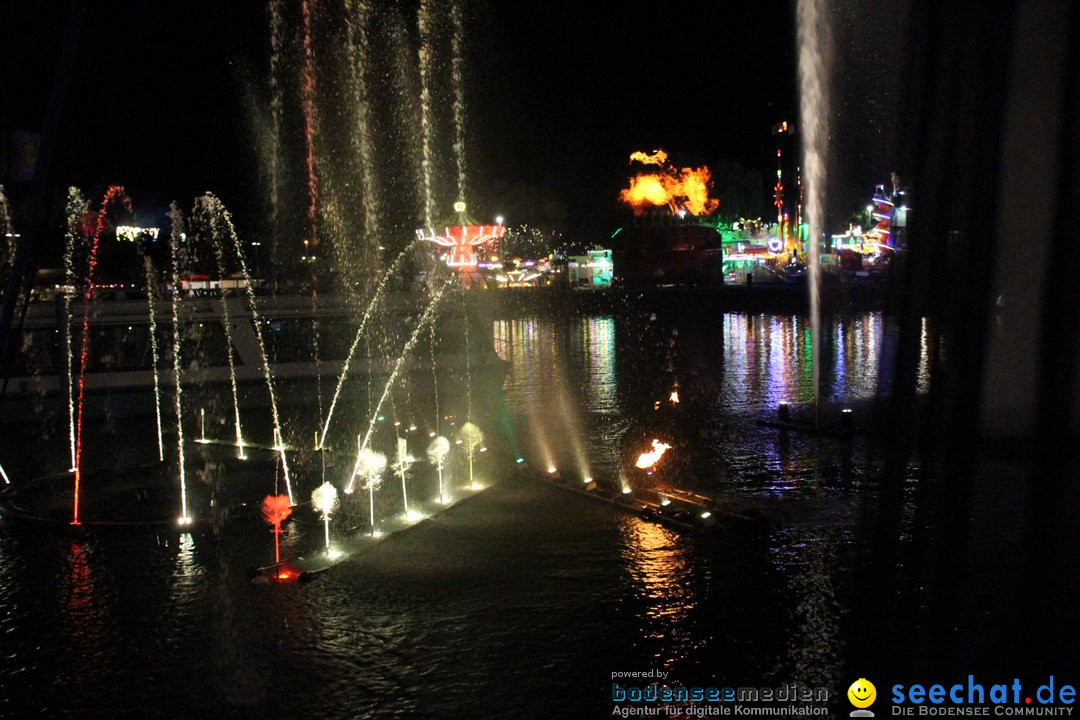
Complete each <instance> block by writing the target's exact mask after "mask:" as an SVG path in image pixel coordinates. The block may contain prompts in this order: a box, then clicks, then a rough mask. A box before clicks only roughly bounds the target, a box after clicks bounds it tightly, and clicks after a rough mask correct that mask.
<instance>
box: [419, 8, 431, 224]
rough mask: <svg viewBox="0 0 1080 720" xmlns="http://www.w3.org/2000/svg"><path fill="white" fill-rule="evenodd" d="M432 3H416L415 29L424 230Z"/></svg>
mask: <svg viewBox="0 0 1080 720" xmlns="http://www.w3.org/2000/svg"><path fill="white" fill-rule="evenodd" d="M432 2H433V0H420V10H419V13H418V15H417V25H418V28H419V31H420V55H419V60H420V137H421V150H422V155H421V161H420V167H421V173H420V175H421V183H422V190H423V193H422V194H423V201H424V227H431V225H432V222H433V218H434V212H435V199H434V191H433V189H432V184H433V181H434V177H433V175H434V172H435V138H434V134H435V126H434V121H433V120H432V117H431V81H432V79H431V76H432V70H433V64H434V61H435V56H434V51H433V40H434V37H433V35H434V33H433V30H432V17H431V5H432Z"/></svg>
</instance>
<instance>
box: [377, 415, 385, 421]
mask: <svg viewBox="0 0 1080 720" xmlns="http://www.w3.org/2000/svg"><path fill="white" fill-rule="evenodd" d="M375 419H376V420H378V421H379V422H382V421H383V420H385V419H386V416H385V415H380V416H379V417H377V418H375Z"/></svg>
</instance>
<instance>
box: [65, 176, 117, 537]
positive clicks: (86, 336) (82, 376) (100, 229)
mask: <svg viewBox="0 0 1080 720" xmlns="http://www.w3.org/2000/svg"><path fill="white" fill-rule="evenodd" d="M117 204H119V205H122V206H123V207H125V208H127V209H129V210H130V209H131V201H130V200H129V199H128V196H127V194H126V193H125V192H124V188H123V187H122V186H120V185H113V186H111V187H110V188H109V189H108V190H107V191H106V192H105V197H103V198H102V200H101V208H100V210H99V211H98V215H97V219H96V220H95V222H94V235H93V239H92V240H91V241H90V257H89V260H88V262H87V268H86V292H85V293H84V295H83V318H82V335H81V336H80V337H81V343H80V344H79V380H78V387H79V390H78V394H77V397H76V401H75V405H76V414H75V489H74V499H73V503H72V518H71V524H72V525H78V524H80V523H79V492H80V485H81V481H82V445H83V443H82V429H83V404H84V401H85V399H86V364H87V362H88V361H89V359H90V307H91V305H92V304H93V299H94V271H95V270H96V269H97V261H98V249H99V248H100V247H101V236H102V234H104V232H105V229H106V226H107V223H108V214H109V212H110V211H111V210H112V208H113V206H114V205H117Z"/></svg>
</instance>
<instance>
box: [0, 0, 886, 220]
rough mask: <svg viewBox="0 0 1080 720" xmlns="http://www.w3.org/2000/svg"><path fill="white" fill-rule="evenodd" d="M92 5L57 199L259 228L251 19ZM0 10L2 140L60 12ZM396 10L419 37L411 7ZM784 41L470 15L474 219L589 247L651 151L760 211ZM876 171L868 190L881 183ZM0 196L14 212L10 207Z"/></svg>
mask: <svg viewBox="0 0 1080 720" xmlns="http://www.w3.org/2000/svg"><path fill="white" fill-rule="evenodd" d="M89 5H90V8H89V9H88V13H87V16H86V18H85V20H84V23H83V28H82V41H81V45H80V52H79V56H78V62H77V65H76V71H75V75H74V77H73V78H72V86H73V92H72V93H71V95H70V100H69V102H68V105H67V108H66V112H65V116H64V126H63V127H64V130H63V134H62V137H61V141H60V145H59V147H60V151H59V153H58V156H59V159H58V163H57V166H56V167H57V173H58V174H57V181H58V184H60V185H62V186H66V185H68V184H75V185H78V186H80V187H82V188H83V189H84V190H86V192H87V194H88V195H90V196H94V195H97V194H99V193H100V192H101V191H102V190H103V189H104V187H106V186H107V184H109V183H123V184H125V185H126V186H127V187H128V189H129V192H130V193H131V194H132V196H133V198H134V199H135V202H136V205H137V207H138V208H142V209H144V210H145V211H146V212H148V213H157V212H161V211H163V209H164V207H165V205H166V204H167V202H168V201H169V200H170V199H172V198H177V199H180V200H182V201H183V202H185V203H187V202H190V198H192V197H194V196H195V195H196V194H198V193H200V192H203V191H205V190H213V191H214V192H215V193H217V194H218V195H219V196H220V197H222V199H224V200H225V201H226V203H227V204H228V205H229V206H230V207H231V208H232V209H233V212H234V214H235V215H236V217H237V220H238V225H239V226H240V229H241V231H242V232H245V231H248V232H250V231H252V230H253V229H255V228H257V227H258V225H259V218H260V216H261V215H262V214H263V213H264V210H265V204H264V202H265V201H264V196H265V192H264V188H263V187H262V184H263V183H262V180H261V179H260V174H259V171H258V166H259V162H258V151H257V143H256V141H255V139H254V138H255V133H254V130H253V127H255V125H256V124H257V119H258V115H259V113H258V109H257V108H258V106H259V103H260V102H264V99H265V85H266V82H267V65H268V59H267V56H268V46H269V40H268V21H267V10H266V5H265V3H264V2H235V3H233V2H229V3H221V2H205V1H203V0H195V1H191V2H183V3H178V2H177V3H166V2H161V3H157V2H155V3H123V2H113V1H110V2H92V3H89ZM331 5H332V3H329V2H323V3H322V6H323V7H324V8H329V7H331ZM5 7H6V10H4V11H2V12H3V13H4V16H3V17H2V18H0V24H2V27H3V33H4V37H3V42H2V45H3V47H4V60H3V71H2V73H0V81H2V83H3V87H2V96H3V97H4V102H3V104H2V105H0V126H7V127H8V128H26V129H35V130H36V129H40V127H41V125H42V122H43V120H42V119H43V117H44V113H45V108H46V105H47V98H48V93H49V87H50V84H51V82H52V77H53V73H54V70H55V66H56V61H57V58H58V57H59V52H60V44H61V38H62V35H63V27H64V22H65V20H66V17H67V3H65V2H50V3H39V2H33V1H32V0H16V1H15V2H12V3H7V4H6V6H5ZM400 8H401V14H402V16H404V17H406V18H408V19H409V21H410V22H413V23H414V22H415V12H414V9H413V8H414V6H411V5H409V4H407V3H406V4H404V5H401V6H400ZM324 12H328V11H327V10H324ZM793 22H794V10H793V3H786V2H778V3H768V2H762V3H748V4H738V5H736V4H733V3H716V2H700V3H680V4H678V5H674V6H666V7H663V8H661V7H660V6H648V7H646V6H637V7H633V8H631V7H629V6H626V5H624V4H621V3H569V2H545V3H527V2H526V3H517V2H514V3H509V2H507V3H497V2H491V1H490V0H488V1H487V2H479V1H478V0H471V1H470V3H469V4H468V30H467V32H468V33H469V37H468V47H469V50H468V52H469V55H468V58H467V77H466V83H467V93H468V135H467V143H468V144H467V147H468V158H469V165H470V185H471V188H470V193H471V197H470V199H471V200H472V203H471V206H472V208H473V209H474V210H475V211H476V214H477V216H486V215H488V214H490V215H494V214H496V213H500V212H502V213H504V214H506V215H507V216H508V220H509V221H510V222H511V223H512V224H516V223H530V224H545V223H551V224H558V225H561V226H562V227H561V229H563V230H564V231H566V232H567V234H569V235H574V236H582V237H584V238H585V239H593V238H594V237H595V238H596V239H602V237H603V233H606V232H607V233H609V232H610V230H611V228H612V227H614V226H616V225H617V224H619V223H620V222H621V221H623V220H624V219H625V214H626V213H625V210H624V209H623V208H620V207H619V205H618V203H617V193H618V190H619V189H620V187H622V185H623V184H624V183H625V181H626V177H627V175H628V174H629V172H630V166H629V165H628V163H627V156H628V154H629V153H630V152H631V151H632V150H636V149H645V150H651V149H653V148H657V147H663V148H665V149H667V150H668V151H669V152H670V153H671V154H672V156H673V158H674V159H675V160H676V161H677V162H678V163H680V164H686V165H690V164H694V165H697V164H708V165H710V167H714V168H720V167H733V168H735V169H736V171H737V172H741V171H749V172H752V173H753V172H756V173H759V174H760V176H761V181H762V182H761V186H762V193H761V203H762V207H763V208H767V207H768V198H767V196H766V192H767V191H766V188H767V187H768V184H769V182H770V175H771V174H772V172H773V171H774V169H775V165H774V164H773V163H774V149H773V148H774V144H773V138H772V136H771V134H770V130H771V127H772V125H773V124H774V123H776V122H778V121H780V120H782V119H791V118H793V117H794V116H795V114H796V110H797V95H796V81H797V77H796V68H795V65H794V58H795V47H794V43H795V40H794V28H793ZM260 98H262V100H260ZM377 100H378V99H377ZM264 104H265V103H264ZM443 110H444V112H445V113H446V114H448V110H447V109H443ZM447 161H448V162H447V164H448V165H449V164H450V163H449V158H448V159H447ZM386 166H387V167H392V162H391V163H387V165H386ZM889 169H890V168H888V167H886V166H882V167H872V168H868V169H867V175H868V177H872V178H877V177H881V178H882V179H883V178H884V177H887V174H888V171H889ZM714 174H715V173H714ZM860 182H862V179H860ZM870 189H871V188H866V192H867V194H868V193H869V190H870ZM9 192H10V193H11V194H12V195H14V196H15V197H16V201H17V200H18V196H19V188H9ZM523 197H528V198H530V199H531V200H532V201H534V202H533V203H531V204H530V202H527V201H523V200H522V198H523ZM503 198H505V199H506V200H505V202H503V200H502V199H503ZM503 205H506V206H507V207H503ZM515 213H516V214H519V215H526V216H525V217H511V215H512V214H515ZM529 215H533V217H529Z"/></svg>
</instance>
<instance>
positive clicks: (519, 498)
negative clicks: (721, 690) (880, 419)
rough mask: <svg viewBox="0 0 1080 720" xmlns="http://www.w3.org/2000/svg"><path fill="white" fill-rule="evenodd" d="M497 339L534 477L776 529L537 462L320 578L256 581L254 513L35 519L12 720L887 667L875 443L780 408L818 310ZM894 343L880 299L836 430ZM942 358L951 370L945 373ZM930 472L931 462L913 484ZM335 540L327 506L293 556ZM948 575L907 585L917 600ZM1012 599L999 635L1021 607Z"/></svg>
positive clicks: (4, 576) (803, 361)
mask: <svg viewBox="0 0 1080 720" xmlns="http://www.w3.org/2000/svg"><path fill="white" fill-rule="evenodd" d="M494 336H495V341H496V349H497V350H498V352H499V353H500V355H502V356H503V357H504V358H505V359H506V360H508V361H509V362H510V364H511V365H510V369H509V372H508V374H507V377H506V379H505V385H504V388H505V399H506V403H507V406H508V407H509V410H510V413H511V415H512V417H513V418H514V421H515V422H514V426H515V430H516V445H517V448H518V449H519V450H520V451H521V453H522V454H523V455H524V456H525V457H526V459H527V460H528V463H529V465H530V466H535V467H538V468H541V469H543V468H544V466H546V465H548V464H554V465H557V466H558V467H559V468H560V470H562V471H564V472H568V473H576V472H580V473H588V474H590V475H593V476H595V477H597V478H598V479H599V480H601V481H602V482H619V481H620V478H621V480H622V481H626V482H629V483H630V484H631V485H634V486H638V485H643V484H644V485H647V484H650V483H655V482H667V483H670V484H672V485H675V486H681V487H684V488H688V489H692V490H695V491H698V492H701V493H704V494H709V495H716V496H718V497H734V498H738V499H739V500H740V501H744V502H746V503H749V504H752V505H754V506H755V507H759V508H761V509H762V511H763V512H764V513H765V514H766V515H767V516H768V517H769V518H770V519H771V520H772V525H771V529H770V531H769V532H768V533H767V534H765V535H762V536H752V535H751V536H740V535H730V536H729V535H724V536H719V537H698V536H682V535H679V534H677V533H674V532H672V531H671V530H668V529H666V528H664V527H661V526H659V525H655V524H651V523H647V522H643V521H641V520H639V519H637V518H636V517H632V516H629V515H624V514H621V513H619V512H617V511H615V510H614V509H611V508H609V507H607V506H604V505H602V504H599V503H593V502H590V501H588V500H587V499H584V498H580V497H578V496H576V495H571V494H569V493H566V492H565V491H562V490H559V489H557V488H553V487H550V486H548V485H546V484H542V483H539V482H536V481H535V480H530V479H527V478H524V477H509V478H508V479H506V480H504V481H503V482H501V483H497V484H496V485H495V486H494V487H491V488H490V489H488V490H487V491H485V492H484V493H482V494H481V495H479V496H477V497H475V498H472V499H470V500H469V501H468V502H466V503H463V504H461V505H460V506H457V507H455V508H453V509H452V510H450V511H449V512H447V513H446V514H444V515H441V516H439V517H437V518H435V519H434V520H432V521H430V522H427V523H425V524H422V525H420V526H418V527H415V528H413V529H411V530H409V531H407V532H405V533H403V534H400V535H397V536H394V537H392V538H390V539H388V540H387V541H385V542H382V543H381V544H379V545H378V546H376V547H375V548H374V549H372V550H371V551H370V552H368V553H366V554H364V555H362V556H360V557H357V558H353V559H350V560H348V561H346V562H345V563H343V564H341V565H339V566H337V567H336V568H334V569H333V570H331V571H329V572H327V573H325V574H324V575H323V576H322V577H320V578H319V579H318V580H317V581H316V582H313V583H311V584H306V585H299V584H293V585H285V586H266V585H254V584H252V583H250V582H249V581H248V579H247V577H246V576H245V572H244V571H245V569H246V568H247V567H249V566H251V565H254V564H258V563H260V562H265V560H266V553H267V548H268V547H269V544H270V536H269V535H268V534H267V533H266V531H265V529H264V526H262V525H261V524H260V523H258V522H257V521H256V520H254V519H251V520H241V521H239V522H235V523H233V524H231V525H230V526H229V527H228V528H227V529H226V530H225V532H224V533H223V534H222V535H221V536H220V537H214V536H213V535H212V534H210V533H208V532H196V533H195V534H194V535H186V534H185V535H179V534H178V533H177V532H175V531H174V530H172V529H169V530H160V531H155V530H153V529H146V528H134V529H116V528H105V529H98V530H92V531H90V532H88V533H87V534H86V535H85V536H83V537H80V538H74V537H72V536H67V535H66V534H65V533H61V532H56V531H49V530H45V529H41V528H37V527H27V526H23V525H9V526H7V527H3V528H0V638H2V640H0V643H2V645H0V716H3V717H21V716H25V713H26V712H33V713H38V714H40V715H41V716H80V717H113V716H117V715H120V714H129V715H131V716H137V717H195V716H205V717H229V716H235V717H255V716H262V717H265V716H267V715H268V714H274V715H277V716H281V717H317V718H338V717H340V718H352V717H373V718H391V717H401V718H408V717H435V718H440V717H594V716H595V717H606V716H608V715H610V712H611V703H610V683H611V677H612V675H611V674H612V673H613V672H617V671H643V670H653V669H662V670H665V671H667V672H669V673H671V675H670V676H669V677H668V682H669V683H670V684H684V685H698V684H708V685H732V686H739V685H754V686H759V687H761V686H774V687H775V686H780V685H783V684H785V683H789V682H791V681H793V680H795V681H799V682H802V683H804V684H806V685H810V686H814V687H827V688H829V691H830V694H833V693H835V694H836V696H837V697H839V696H840V694H841V693H842V692H843V690H844V689H845V688H846V687H847V685H848V684H849V683H850V682H851V680H852V679H854V678H855V677H859V676H861V675H864V674H866V673H865V672H864V671H863V669H862V668H861V667H860V668H853V667H851V663H852V653H853V648H855V647H858V639H859V638H858V637H857V636H856V633H857V632H860V631H862V630H864V629H865V625H862V624H860V625H858V626H857V627H858V628H859V630H858V631H857V630H855V629H854V628H855V627H856V626H854V625H852V623H851V622H849V618H850V616H851V613H852V611H853V610H857V609H858V608H855V607H853V606H854V605H855V604H857V602H858V600H857V598H858V597H859V593H858V589H859V580H860V577H861V576H862V573H863V571H864V569H865V563H866V562H867V559H866V553H865V552H864V547H865V542H866V539H867V538H868V537H870V536H872V534H873V518H874V507H875V503H876V500H877V497H878V495H879V491H878V488H877V485H876V482H875V479H874V478H875V473H876V472H877V468H878V467H879V464H880V460H879V458H878V457H877V450H876V449H875V448H876V447H877V443H876V442H875V438H874V437H873V436H870V437H858V438H856V439H854V440H850V441H843V440H839V439H820V438H812V437H807V436H802V435H796V434H792V435H790V436H785V435H783V434H781V433H779V432H778V431H776V430H771V429H767V428H761V427H759V426H758V425H757V424H756V420H757V419H759V418H762V417H767V416H768V417H771V416H773V415H774V413H775V406H776V404H777V402H778V401H779V400H782V399H786V400H789V401H791V403H792V404H793V406H794V408H795V409H794V413H795V414H796V415H802V416H806V415H807V414H808V413H810V412H811V410H810V408H811V406H812V400H813V390H812V381H811V377H812V368H811V367H810V343H809V334H808V326H807V323H806V321H805V320H804V319H803V318H800V317H797V316H786V315H783V316H777V315H743V314H717V315H716V316H715V318H712V319H711V320H710V321H708V322H703V321H700V320H699V321H695V322H679V321H674V320H672V321H664V320H662V319H661V320H655V321H650V320H649V318H648V317H643V318H636V319H633V320H623V319H617V318H614V317H610V316H593V317H573V318H535V319H515V320H505V321H497V322H496V325H495V328H494ZM889 337H890V334H889V331H888V327H887V323H886V321H885V319H884V318H883V317H882V316H880V315H877V314H862V315H855V316H852V317H848V318H844V319H842V320H834V321H833V323H832V324H831V326H830V329H829V340H828V341H827V342H826V343H824V345H825V351H824V354H823V361H822V363H823V367H822V378H823V396H824V401H823V405H822V417H823V419H824V420H825V421H826V422H837V421H838V413H839V410H840V408H841V407H846V406H851V407H854V408H855V409H856V414H857V415H860V420H859V421H860V423H861V422H864V419H865V417H866V416H867V415H868V414H869V412H870V409H871V401H872V399H873V398H874V397H875V394H876V393H877V391H878V387H879V384H880V383H881V382H882V380H883V378H882V375H883V373H884V372H885V371H883V370H881V369H880V368H879V362H878V356H879V354H880V353H881V351H882V348H883V347H885V346H886V345H887V343H889ZM926 372H927V369H926V360H925V358H924V364H923V382H924V383H925V382H926V381H927V378H926ZM673 389H677V391H678V394H679V400H680V401H679V403H678V404H673V403H672V402H671V399H670V398H671V392H672V390H673ZM63 437H64V434H63V433H61V434H60V438H61V441H60V442H59V447H58V450H57V452H59V453H61V454H62V453H64V452H65V450H66V447H65V446H64V444H63ZM654 437H656V438H662V439H664V440H665V441H666V442H668V443H669V444H671V445H672V446H673V447H672V450H671V451H669V454H668V456H666V457H665V458H664V460H663V461H662V462H661V465H660V466H659V467H658V469H657V471H656V473H655V474H654V475H646V474H644V473H643V472H640V471H637V470H635V469H633V468H632V467H631V465H632V463H633V459H634V458H635V457H636V456H637V454H638V453H640V452H642V451H644V450H646V449H648V441H649V440H650V439H652V438H654ZM138 442H142V440H139V441H138ZM511 442H514V441H511ZM5 450H7V451H9V448H5ZM492 462H494V461H492ZM485 472H488V473H490V474H493V475H505V474H506V472H505V470H503V469H500V468H498V467H495V466H494V465H492V464H490V463H489V464H488V465H486V466H485ZM919 482H920V480H919V474H918V473H917V472H916V471H914V470H913V474H912V479H911V488H910V491H911V492H914V491H915V490H916V489H917V487H918V484H919ZM321 532H322V529H321V525H320V524H319V523H318V522H317V519H315V518H314V517H313V516H311V515H303V516H302V517H301V518H300V520H299V521H298V522H296V523H292V524H290V525H289V529H288V532H287V536H286V538H285V539H284V548H285V552H286V554H288V553H289V552H294V551H296V549H298V548H303V547H312V546H313V545H314V544H317V543H318V542H319V538H320V537H321ZM987 534H988V536H990V537H993V538H998V537H999V533H997V531H996V530H995V529H994V526H992V525H991V526H990V529H989V530H988V532H987ZM1002 542H1005V543H1006V544H1007V541H1002ZM920 582H921V580H920V579H919V577H918V574H917V573H916V574H912V575H911V576H910V578H909V577H908V576H907V575H905V579H904V580H901V581H900V583H901V584H906V585H905V587H906V591H907V592H909V593H910V596H911V597H912V598H914V602H918V598H919V597H920V593H921V592H922V590H921V587H920V585H919V583H920ZM984 590H985V587H984ZM986 594H987V595H989V596H990V597H989V599H987V601H986V604H985V607H987V608H990V609H988V610H987V611H986V613H984V614H982V615H980V617H979V619H978V620H977V623H982V624H981V625H979V626H978V627H980V628H985V627H992V626H993V621H994V620H995V617H996V616H994V612H995V611H994V610H993V608H995V607H997V606H996V605H995V604H994V603H995V602H997V600H996V598H997V597H998V596H997V594H996V593H995V592H993V591H986ZM987 618H989V619H987ZM881 620H882V622H887V621H888V619H886V618H881ZM912 632H914V633H916V634H918V633H919V632H921V631H920V630H919V629H918V628H915V629H913V631H912ZM965 638H966V639H965ZM996 642H997V641H996V639H995V638H993V637H989V638H987V636H986V635H985V633H983V634H980V633H979V632H976V631H974V630H973V631H972V632H971V633H970V636H969V635H964V636H963V637H961V636H959V635H958V636H957V648H958V653H960V654H961V655H965V654H966V655H965V656H966V657H969V658H971V659H972V662H974V663H976V665H977V658H978V656H979V653H980V652H981V650H982V649H983V648H985V647H986V645H987V644H989V645H990V646H993V647H996V646H995V643H996ZM906 652H907V651H906ZM974 666H975V665H972V667H974ZM863 667H865V666H863ZM853 673H854V674H853ZM879 692H882V687H881V685H879ZM836 707H839V705H836ZM845 712H846V709H845Z"/></svg>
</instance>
